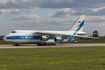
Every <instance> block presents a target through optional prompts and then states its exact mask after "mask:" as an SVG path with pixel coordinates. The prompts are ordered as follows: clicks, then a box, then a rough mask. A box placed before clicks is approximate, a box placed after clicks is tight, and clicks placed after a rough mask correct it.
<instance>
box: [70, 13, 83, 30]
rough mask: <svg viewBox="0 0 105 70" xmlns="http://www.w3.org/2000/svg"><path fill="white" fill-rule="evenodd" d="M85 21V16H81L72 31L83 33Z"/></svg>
mask: <svg viewBox="0 0 105 70" xmlns="http://www.w3.org/2000/svg"><path fill="white" fill-rule="evenodd" d="M84 21H85V15H81V16H80V17H79V18H78V19H77V21H76V22H75V23H74V25H73V27H72V28H71V29H70V31H81V32H82V31H83V25H84Z"/></svg>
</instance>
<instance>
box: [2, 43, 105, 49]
mask: <svg viewBox="0 0 105 70" xmlns="http://www.w3.org/2000/svg"><path fill="white" fill-rule="evenodd" d="M90 46H91V47H94V46H105V43H82V44H81V43H76V44H74V43H73V44H57V45H56V46H37V45H36V44H22V45H20V46H13V45H0V49H6V48H17V49H18V48H50V47H90Z"/></svg>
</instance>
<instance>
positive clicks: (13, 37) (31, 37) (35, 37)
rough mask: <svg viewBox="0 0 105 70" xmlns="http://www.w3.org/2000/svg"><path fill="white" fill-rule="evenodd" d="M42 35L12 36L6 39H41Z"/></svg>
mask: <svg viewBox="0 0 105 70" xmlns="http://www.w3.org/2000/svg"><path fill="white" fill-rule="evenodd" d="M40 37H41V36H10V37H6V39H40Z"/></svg>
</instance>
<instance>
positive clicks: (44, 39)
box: [40, 36, 49, 41]
mask: <svg viewBox="0 0 105 70" xmlns="http://www.w3.org/2000/svg"><path fill="white" fill-rule="evenodd" d="M40 40H41V41H47V40H49V38H48V37H47V36H41V37H40Z"/></svg>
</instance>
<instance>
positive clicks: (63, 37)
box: [3, 15, 94, 46]
mask: <svg viewBox="0 0 105 70" xmlns="http://www.w3.org/2000/svg"><path fill="white" fill-rule="evenodd" d="M84 21H85V15H81V16H80V17H79V18H78V19H77V21H76V22H75V23H74V25H73V26H72V28H71V29H70V30H68V31H46V30H14V31H12V32H11V33H9V34H8V35H6V36H5V37H4V38H3V39H4V40H5V41H7V42H13V43H14V44H15V46H19V44H21V43H26V44H28V43H34V44H37V45H38V46H39V45H40V46H42V45H44V46H48V45H56V43H60V42H68V41H71V40H74V39H77V38H78V37H84V38H94V37H87V36H84V35H86V34H89V33H86V32H83V26H84Z"/></svg>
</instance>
